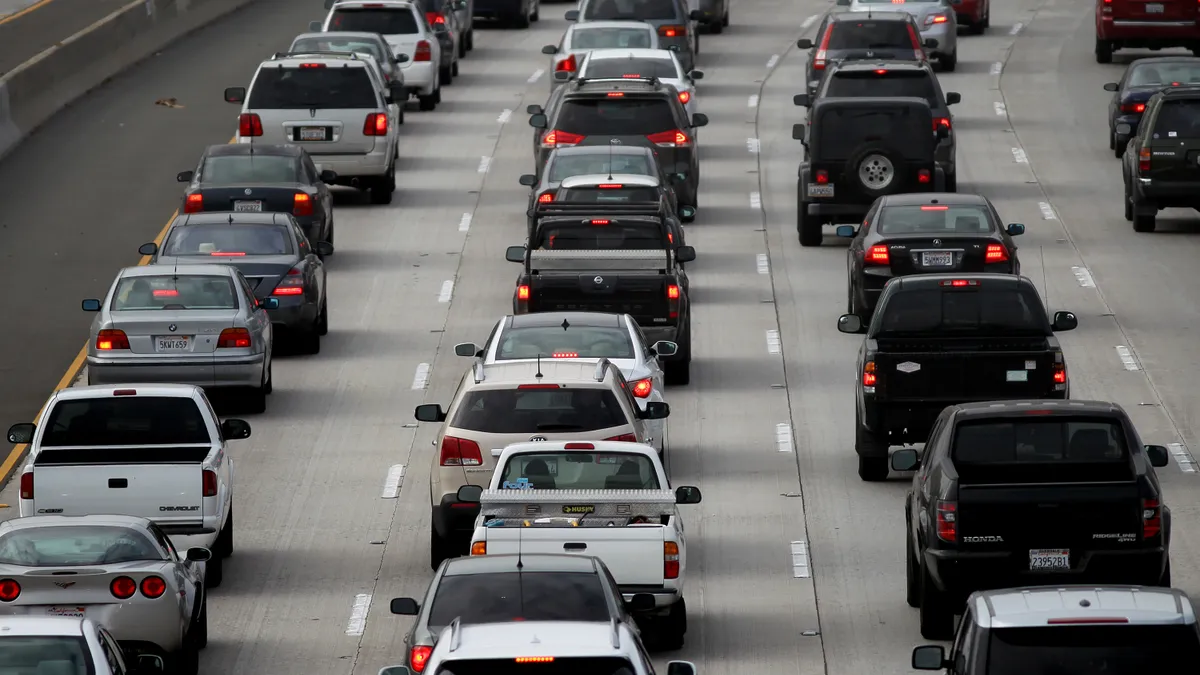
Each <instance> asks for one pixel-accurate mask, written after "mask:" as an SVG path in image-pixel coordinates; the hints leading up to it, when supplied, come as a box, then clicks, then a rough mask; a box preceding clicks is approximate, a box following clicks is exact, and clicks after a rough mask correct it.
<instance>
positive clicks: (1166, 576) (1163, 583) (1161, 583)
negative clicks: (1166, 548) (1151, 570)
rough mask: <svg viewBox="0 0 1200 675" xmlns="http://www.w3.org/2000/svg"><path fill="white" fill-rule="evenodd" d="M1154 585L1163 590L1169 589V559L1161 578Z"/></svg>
mask: <svg viewBox="0 0 1200 675" xmlns="http://www.w3.org/2000/svg"><path fill="white" fill-rule="evenodd" d="M1156 585H1158V586H1161V587H1163V588H1170V587H1171V560H1170V559H1169V558H1168V559H1167V564H1166V566H1165V567H1164V568H1163V573H1162V576H1161V577H1159V578H1158V583H1157V584H1156Z"/></svg>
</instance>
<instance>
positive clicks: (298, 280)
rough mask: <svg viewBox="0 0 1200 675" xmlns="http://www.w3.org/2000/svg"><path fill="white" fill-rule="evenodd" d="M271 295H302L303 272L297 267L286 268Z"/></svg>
mask: <svg viewBox="0 0 1200 675" xmlns="http://www.w3.org/2000/svg"><path fill="white" fill-rule="evenodd" d="M271 295H304V272H301V271H300V268H299V267H293V268H292V269H290V270H288V273H287V276H285V277H284V278H283V279H282V280H281V281H280V282H279V285H277V286H276V287H275V290H273V291H271Z"/></svg>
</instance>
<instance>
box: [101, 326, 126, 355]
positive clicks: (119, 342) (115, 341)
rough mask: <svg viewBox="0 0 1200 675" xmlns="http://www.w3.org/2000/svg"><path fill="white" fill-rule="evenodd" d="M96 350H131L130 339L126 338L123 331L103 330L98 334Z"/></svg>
mask: <svg viewBox="0 0 1200 675" xmlns="http://www.w3.org/2000/svg"><path fill="white" fill-rule="evenodd" d="M96 349H97V350H99V351H102V352H107V351H112V350H114V349H129V338H128V337H126V336H125V331H123V330H115V329H106V330H102V331H100V332H99V333H97V334H96Z"/></svg>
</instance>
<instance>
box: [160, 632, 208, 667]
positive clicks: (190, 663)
mask: <svg viewBox="0 0 1200 675" xmlns="http://www.w3.org/2000/svg"><path fill="white" fill-rule="evenodd" d="M189 642H190V641H189V640H187V639H186V638H185V639H184V644H183V646H182V647H180V649H179V651H177V652H175V653H174V654H171V655H170V656H169V657H168V658H167V659H166V667H167V668H166V672H168V673H170V674H171V675H198V674H199V672H200V652H199V650H197V649H196V646H195V645H194V644H189Z"/></svg>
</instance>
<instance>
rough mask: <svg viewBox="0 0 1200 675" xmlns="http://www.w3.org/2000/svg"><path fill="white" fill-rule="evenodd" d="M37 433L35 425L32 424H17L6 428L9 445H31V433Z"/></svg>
mask: <svg viewBox="0 0 1200 675" xmlns="http://www.w3.org/2000/svg"><path fill="white" fill-rule="evenodd" d="M35 431H37V425H36V424H34V423H33V422H18V423H17V424H14V425H12V426H11V427H9V428H8V442H9V443H16V444H20V443H32V442H33V432H35Z"/></svg>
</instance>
